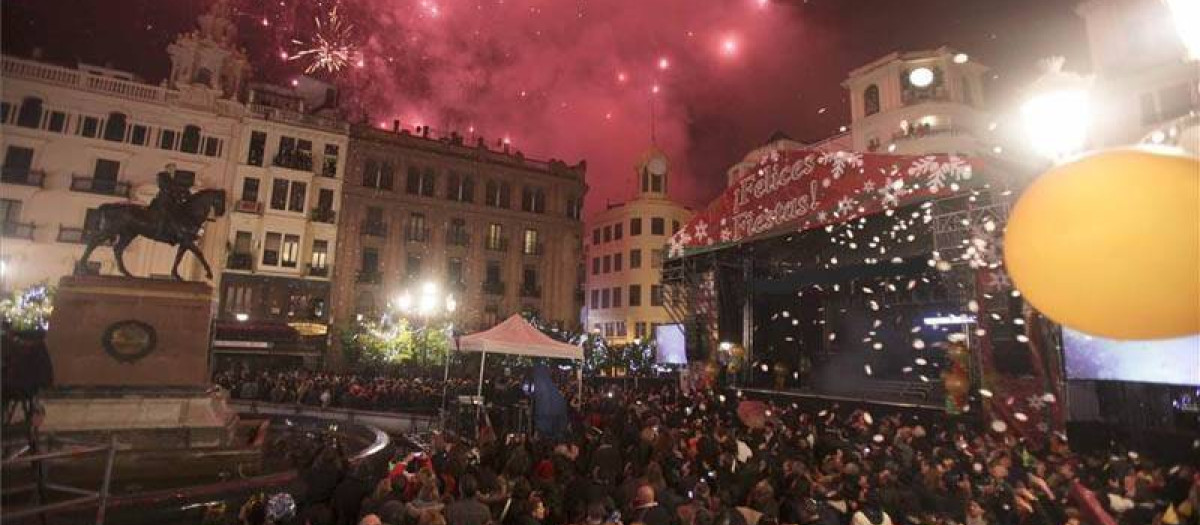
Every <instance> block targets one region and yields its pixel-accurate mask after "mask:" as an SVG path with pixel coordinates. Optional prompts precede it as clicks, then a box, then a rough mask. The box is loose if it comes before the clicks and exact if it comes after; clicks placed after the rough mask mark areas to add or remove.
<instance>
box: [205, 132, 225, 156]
mask: <svg viewBox="0 0 1200 525" xmlns="http://www.w3.org/2000/svg"><path fill="white" fill-rule="evenodd" d="M220 154H221V139H219V138H216V137H204V155H205V156H207V157H216V156H218V155H220Z"/></svg>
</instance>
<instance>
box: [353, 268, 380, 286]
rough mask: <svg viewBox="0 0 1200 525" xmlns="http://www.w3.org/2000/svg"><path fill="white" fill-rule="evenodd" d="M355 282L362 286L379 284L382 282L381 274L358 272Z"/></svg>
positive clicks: (371, 271) (368, 271)
mask: <svg viewBox="0 0 1200 525" xmlns="http://www.w3.org/2000/svg"><path fill="white" fill-rule="evenodd" d="M356 280H357V281H358V282H360V283H363V284H379V283H381V282H383V274H381V273H379V270H359V271H358V276H357V278H356Z"/></svg>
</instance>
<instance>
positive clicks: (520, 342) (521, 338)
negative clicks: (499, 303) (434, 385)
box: [457, 314, 583, 396]
mask: <svg viewBox="0 0 1200 525" xmlns="http://www.w3.org/2000/svg"><path fill="white" fill-rule="evenodd" d="M457 346H458V350H459V351H462V352H479V353H481V354H482V355H481V356H480V358H479V389H478V391H477V394H476V395H480V396H482V395H483V365H484V363H485V362H486V361H487V355H488V354H489V353H491V354H508V355H523V356H528V357H548V358H551V359H570V360H572V361H579V369H578V370H577V372H576V378H577V380H578V382H579V394H580V395H581V396H582V395H583V348H582V347H579V346H575V345H572V344H567V343H562V342H559V341H555V340H554V339H553V338H551V337H550V336H548V335H546V334H544V333H542V331H541V330H538V329H537V328H534V327H533V325H531V324H529V321H526V320H525V319H524V318H523V317H521V316H520V315H516V314H513V316H512V317H509V318H508V319H505V320H504V322H502V323H500V324H498V325H496V326H493V327H491V328H489V329H487V330H484V331H482V332H477V333H474V334H470V335H464V336H462V337H460V338H459V339H458V345H457Z"/></svg>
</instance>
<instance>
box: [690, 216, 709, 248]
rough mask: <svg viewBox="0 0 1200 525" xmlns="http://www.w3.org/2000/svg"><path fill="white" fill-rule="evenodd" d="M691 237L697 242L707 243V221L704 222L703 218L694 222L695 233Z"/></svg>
mask: <svg viewBox="0 0 1200 525" xmlns="http://www.w3.org/2000/svg"><path fill="white" fill-rule="evenodd" d="M693 238H694V239H696V242H698V243H702V244H709V241H710V239H709V237H708V223H707V222H704V219H700V222H697V223H696V234H695V236H694V237H693Z"/></svg>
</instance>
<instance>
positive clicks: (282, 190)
mask: <svg viewBox="0 0 1200 525" xmlns="http://www.w3.org/2000/svg"><path fill="white" fill-rule="evenodd" d="M289 186H290V185H289V184H288V181H287V179H275V180H273V181H271V209H272V210H286V209H287V202H288V187H289Z"/></svg>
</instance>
